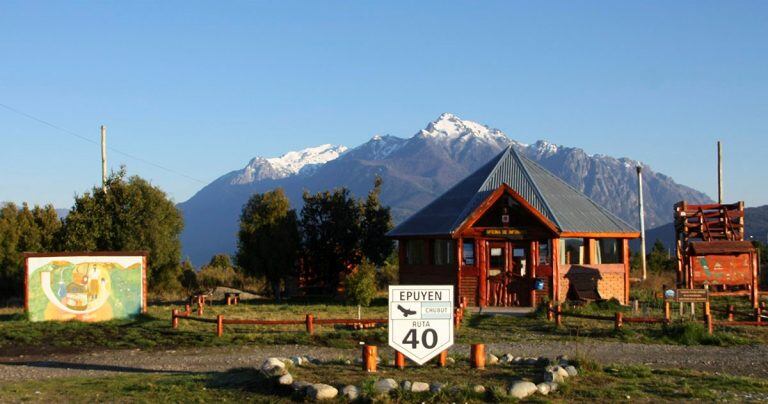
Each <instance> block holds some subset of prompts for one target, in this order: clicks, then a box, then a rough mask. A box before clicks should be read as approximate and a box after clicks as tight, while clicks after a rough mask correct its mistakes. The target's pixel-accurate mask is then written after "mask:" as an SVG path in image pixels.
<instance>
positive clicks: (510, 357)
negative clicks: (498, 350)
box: [499, 353, 515, 363]
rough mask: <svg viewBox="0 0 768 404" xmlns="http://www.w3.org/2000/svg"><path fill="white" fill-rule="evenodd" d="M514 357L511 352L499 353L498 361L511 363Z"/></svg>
mask: <svg viewBox="0 0 768 404" xmlns="http://www.w3.org/2000/svg"><path fill="white" fill-rule="evenodd" d="M514 359H515V357H514V356H513V355H512V354H509V353H505V354H504V355H501V358H499V361H500V362H501V363H511V362H512V361H513V360H514Z"/></svg>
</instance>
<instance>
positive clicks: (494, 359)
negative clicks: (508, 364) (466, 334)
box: [485, 354, 499, 365]
mask: <svg viewBox="0 0 768 404" xmlns="http://www.w3.org/2000/svg"><path fill="white" fill-rule="evenodd" d="M485 363H486V364H488V365H495V364H497V363H499V357H498V356H496V355H494V354H488V360H487V361H485Z"/></svg>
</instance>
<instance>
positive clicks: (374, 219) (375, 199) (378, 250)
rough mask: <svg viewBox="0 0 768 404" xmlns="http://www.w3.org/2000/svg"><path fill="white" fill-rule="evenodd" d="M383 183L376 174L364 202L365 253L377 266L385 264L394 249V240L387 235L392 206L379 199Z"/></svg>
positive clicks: (390, 221)
mask: <svg viewBox="0 0 768 404" xmlns="http://www.w3.org/2000/svg"><path fill="white" fill-rule="evenodd" d="M381 185H382V180H381V177H379V176H376V180H374V183H373V189H372V190H371V191H370V192H369V193H368V198H367V199H366V200H365V202H364V203H363V218H362V232H363V238H362V251H363V255H364V256H365V258H367V259H368V260H369V261H371V262H372V263H374V264H375V265H377V266H381V265H384V263H385V262H386V260H387V257H389V256H390V254H392V250H393V249H394V242H393V241H392V240H391V239H389V238H388V237H387V236H386V234H387V232H389V231H390V230H391V229H392V215H391V213H390V208H389V207H388V206H382V205H381V202H380V201H379V196H380V195H381Z"/></svg>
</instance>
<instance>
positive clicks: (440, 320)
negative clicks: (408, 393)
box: [388, 285, 454, 365]
mask: <svg viewBox="0 0 768 404" xmlns="http://www.w3.org/2000/svg"><path fill="white" fill-rule="evenodd" d="M453 316H454V286H453V285H390V286H389V338H388V342H389V346H390V347H392V348H393V349H394V350H396V351H398V352H400V353H402V354H403V355H405V356H406V357H408V358H409V359H411V360H412V361H414V362H415V363H417V364H419V365H423V364H424V363H426V362H428V361H429V360H431V359H432V358H434V357H436V356H438V355H439V354H440V353H441V352H443V351H445V350H446V349H448V348H450V347H451V346H452V345H453V343H454V324H453Z"/></svg>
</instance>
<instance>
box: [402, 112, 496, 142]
mask: <svg viewBox="0 0 768 404" xmlns="http://www.w3.org/2000/svg"><path fill="white" fill-rule="evenodd" d="M417 136H421V137H425V138H432V139H447V140H461V141H467V140H469V139H472V138H479V139H482V140H486V141H489V140H490V141H495V142H498V141H499V140H503V141H505V142H508V141H509V140H508V138H507V136H506V135H505V134H504V132H502V131H500V130H498V129H493V128H489V127H488V126H485V125H483V124H479V123H477V122H473V121H466V120H463V119H461V118H459V117H458V116H456V115H454V114H451V113H449V112H446V113H443V114H442V115H440V116H439V117H438V118H437V120H435V121H434V122H430V123H429V125H427V127H426V128H425V129H422V130H421V131H420V132H419V133H418V134H417Z"/></svg>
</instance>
